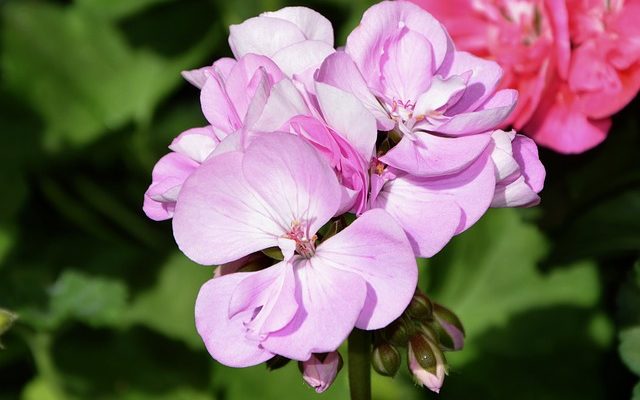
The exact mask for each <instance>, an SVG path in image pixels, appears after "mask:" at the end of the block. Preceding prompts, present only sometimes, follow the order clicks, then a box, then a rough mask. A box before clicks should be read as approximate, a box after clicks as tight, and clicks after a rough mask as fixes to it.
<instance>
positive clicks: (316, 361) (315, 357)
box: [298, 351, 342, 393]
mask: <svg viewBox="0 0 640 400" xmlns="http://www.w3.org/2000/svg"><path fill="white" fill-rule="evenodd" d="M298 368H299V369H300V372H302V378H303V379H304V381H305V382H307V384H308V385H309V386H311V387H312V388H314V389H315V390H316V393H322V392H324V391H325V390H327V389H328V388H329V386H331V384H332V383H333V381H334V380H335V379H336V376H337V375H338V372H339V371H340V369H342V356H340V353H338V352H337V351H332V352H331V353H323V354H316V353H314V354H311V358H309V359H308V360H307V361H302V362H299V363H298Z"/></svg>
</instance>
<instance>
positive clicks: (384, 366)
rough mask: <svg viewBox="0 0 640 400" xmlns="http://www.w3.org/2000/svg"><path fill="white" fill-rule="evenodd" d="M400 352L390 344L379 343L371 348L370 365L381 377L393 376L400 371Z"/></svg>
mask: <svg viewBox="0 0 640 400" xmlns="http://www.w3.org/2000/svg"><path fill="white" fill-rule="evenodd" d="M400 362H401V358H400V352H398V349H396V348H395V346H393V345H392V344H390V343H381V344H379V345H377V346H375V347H374V348H373V354H372V356H371V365H373V369H374V370H376V372H377V373H379V374H380V375H383V376H395V374H396V373H397V372H398V369H400Z"/></svg>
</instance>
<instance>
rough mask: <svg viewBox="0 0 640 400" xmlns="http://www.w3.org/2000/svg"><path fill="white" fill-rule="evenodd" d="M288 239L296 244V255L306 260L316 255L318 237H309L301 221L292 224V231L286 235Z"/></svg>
mask: <svg viewBox="0 0 640 400" xmlns="http://www.w3.org/2000/svg"><path fill="white" fill-rule="evenodd" d="M285 236H286V237H287V239H291V240H293V241H294V242H296V253H298V254H299V255H301V256H302V257H304V258H311V257H313V255H314V254H315V253H316V245H315V243H316V240H318V236H316V235H313V236H312V237H311V238H308V237H307V233H306V232H305V229H303V225H302V224H301V223H300V222H299V221H293V223H292V224H291V230H290V231H289V232H287V233H286V235H285Z"/></svg>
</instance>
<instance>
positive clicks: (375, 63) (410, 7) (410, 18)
mask: <svg viewBox="0 0 640 400" xmlns="http://www.w3.org/2000/svg"><path fill="white" fill-rule="evenodd" d="M402 27H406V28H408V29H409V30H411V31H414V32H416V33H418V34H420V35H422V36H424V38H426V39H427V40H429V42H430V43H431V47H432V49H433V60H434V63H433V64H434V65H433V66H434V68H435V69H438V68H439V67H440V65H441V64H442V63H443V62H444V61H445V59H446V58H447V57H449V56H450V53H451V51H452V50H453V44H452V43H451V40H450V38H449V35H448V34H447V32H446V31H445V30H444V28H443V27H442V25H440V23H439V22H438V21H437V20H436V19H435V18H433V17H432V16H431V15H430V14H429V13H427V12H426V11H424V10H422V9H421V8H420V7H418V6H416V5H415V4H411V3H409V2H406V1H383V2H380V3H378V4H376V5H374V6H372V7H370V8H369V9H368V10H367V11H365V13H364V15H363V16H362V21H361V22H360V25H359V26H358V27H357V28H356V29H354V30H353V32H351V34H350V35H349V37H348V38H347V46H346V52H347V53H348V54H349V55H351V57H352V58H353V60H354V61H355V63H356V65H358V68H359V69H360V71H361V72H362V74H363V76H364V77H365V80H366V81H367V82H368V83H369V84H370V85H371V84H373V83H374V82H375V81H377V80H378V79H379V76H380V66H379V60H380V57H381V56H382V54H383V46H384V44H385V41H386V40H387V39H388V38H389V37H391V36H392V35H393V34H394V33H395V32H396V31H397V29H398V28H402Z"/></svg>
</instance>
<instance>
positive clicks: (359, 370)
mask: <svg viewBox="0 0 640 400" xmlns="http://www.w3.org/2000/svg"><path fill="white" fill-rule="evenodd" d="M348 362H349V391H350V393H351V400H371V335H370V334H369V332H366V331H362V330H360V329H357V328H356V329H354V330H353V332H351V335H349V361H348Z"/></svg>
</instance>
